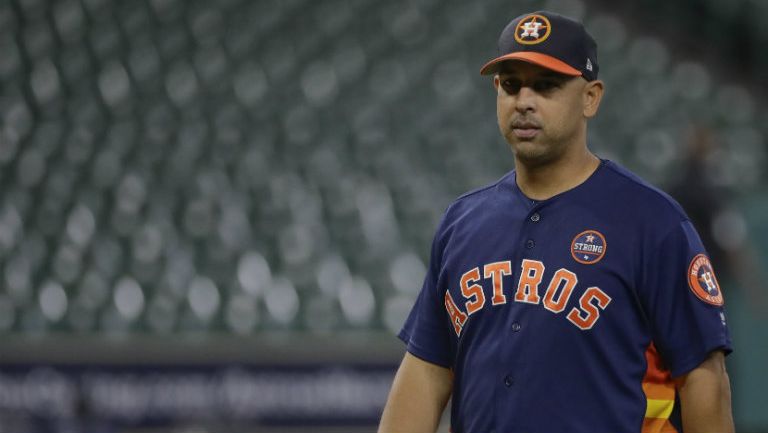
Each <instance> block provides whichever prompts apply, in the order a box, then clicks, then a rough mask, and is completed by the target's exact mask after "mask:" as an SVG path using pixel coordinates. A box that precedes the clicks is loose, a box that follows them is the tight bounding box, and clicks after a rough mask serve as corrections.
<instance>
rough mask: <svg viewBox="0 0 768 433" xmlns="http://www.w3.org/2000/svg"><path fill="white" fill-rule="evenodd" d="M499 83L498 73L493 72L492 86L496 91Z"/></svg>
mask: <svg viewBox="0 0 768 433" xmlns="http://www.w3.org/2000/svg"><path fill="white" fill-rule="evenodd" d="M499 84H500V81H499V74H495V75H494V76H493V88H494V89H496V91H497V92H498V91H499Z"/></svg>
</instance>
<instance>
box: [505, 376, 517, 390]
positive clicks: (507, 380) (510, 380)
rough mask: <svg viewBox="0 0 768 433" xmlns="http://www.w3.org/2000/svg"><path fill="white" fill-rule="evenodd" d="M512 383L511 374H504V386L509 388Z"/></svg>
mask: <svg viewBox="0 0 768 433" xmlns="http://www.w3.org/2000/svg"><path fill="white" fill-rule="evenodd" d="M513 383H515V381H514V380H512V376H504V386H506V387H507V388H509V387H510V386H512V384H513Z"/></svg>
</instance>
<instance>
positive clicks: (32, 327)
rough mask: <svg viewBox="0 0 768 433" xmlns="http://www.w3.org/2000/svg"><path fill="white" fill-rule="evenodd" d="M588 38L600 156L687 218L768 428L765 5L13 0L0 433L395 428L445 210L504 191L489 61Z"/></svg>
mask: <svg viewBox="0 0 768 433" xmlns="http://www.w3.org/2000/svg"><path fill="white" fill-rule="evenodd" d="M542 8H545V9H549V10H553V11H556V12H560V13H563V14H567V15H571V16H574V17H577V18H580V19H582V20H583V21H584V22H585V24H586V25H587V28H588V29H589V30H590V32H591V33H592V34H593V35H594V36H595V38H596V39H597V41H598V46H599V60H600V66H601V69H600V75H601V78H602V79H603V80H605V81H606V83H607V94H606V97H605V100H604V103H603V107H602V108H601V112H600V114H599V116H598V117H597V118H596V119H595V120H594V121H593V122H592V123H591V126H590V136H589V144H590V147H591V149H592V150H593V151H594V152H596V153H597V154H598V155H600V156H601V157H603V158H608V159H612V160H616V161H618V162H620V163H622V164H624V165H626V166H627V167H629V168H630V169H632V170H634V171H636V172H637V173H639V174H640V175H642V176H644V177H645V178H647V179H649V180H650V181H652V182H654V183H656V184H658V185H660V186H662V187H664V188H666V189H667V190H668V191H670V192H672V193H673V194H675V196H676V197H679V198H680V200H681V202H683V204H684V205H685V206H686V208H687V209H689V212H690V213H691V216H692V218H694V220H695V221H694V222H695V223H696V224H697V226H698V229H699V231H700V232H701V233H702V236H703V237H704V238H705V242H707V248H708V249H709V250H710V252H711V254H712V255H713V257H716V258H715V259H714V263H715V267H716V269H719V277H720V280H721V283H722V285H723V286H724V287H725V296H726V299H727V309H728V310H727V311H728V313H729V321H730V326H731V330H732V333H733V339H734V344H735V347H736V352H735V353H734V355H733V356H731V357H729V359H728V362H729V368H730V369H731V374H732V380H733V389H734V391H733V392H734V412H735V418H736V422H737V427H738V431H740V432H746V433H749V432H752V433H757V432H765V431H768V411H766V410H765V409H766V407H768V398H766V390H768V372H767V371H766V368H765V367H766V366H768V340H767V339H766V337H765V335H766V333H767V332H768V318H767V317H768V314H767V313H766V311H768V307H767V305H768V303H767V302H766V296H767V292H766V283H765V279H764V274H765V271H764V268H765V264H766V263H768V261H767V260H768V259H767V257H768V256H767V255H766V254H768V251H767V248H766V243H767V242H768V191H767V190H766V185H767V182H768V179H767V178H766V174H765V172H766V166H767V164H768V161H766V150H767V148H768V143H767V142H766V133H768V125H767V124H766V121H768V110H767V109H768V105H767V104H766V102H765V95H766V92H767V91H768V89H767V88H766V82H768V81H767V80H766V78H768V77H767V75H768V51H765V50H764V49H763V47H764V46H765V43H766V42H768V30H766V29H768V26H765V25H764V22H765V20H766V19H767V18H768V4H766V3H764V2H761V1H757V0H734V1H726V0H687V1H686V0H677V1H645V2H642V3H640V2H637V3H635V2H632V3H629V2H627V3H622V2H609V1H607V0H547V1H542V0H517V1H500V0H487V1H476V2H465V1H460V0H446V1H443V0H410V1H408V0H397V1H373V0H323V1H309V0H284V1H280V0H254V1H249V0H205V1H203V0H197V1H183V0H135V1H129V0H60V1H53V0H51V1H47V0H3V1H2V2H0V433H6V432H14V433H16V432H35V433H37V432H40V433H42V432H89V433H95V432H160V431H173V432H176V431H179V432H182V431H183V432H219V431H227V432H257V431H258V432H272V431H280V432H284V431H296V432H298V431H326V432H344V431H356V432H364V431H375V423H376V420H377V417H378V415H379V413H380V410H381V407H382V405H383V403H384V400H385V398H386V394H387V392H388V390H389V385H390V383H391V378H392V375H393V373H394V369H395V368H396V366H397V364H398V362H399V360H400V358H401V357H402V354H403V350H404V349H403V346H402V345H401V344H400V343H399V341H397V339H396V338H395V337H394V334H395V333H396V332H397V331H398V330H399V328H400V326H401V325H402V323H403V321H404V319H405V317H406V315H407V313H408V311H409V310H410V307H411V305H412V303H413V301H414V299H415V296H416V294H417V293H418V290H419V289H420V286H421V280H422V278H423V276H424V274H425V267H426V265H427V257H428V250H429V245H430V242H431V237H432V234H433V230H434V229H435V227H436V224H437V221H438V219H439V218H440V216H441V214H442V212H443V210H444V209H445V207H446V206H447V205H448V203H449V202H450V201H451V200H452V199H453V198H454V197H456V196H458V195H459V194H461V193H463V192H465V191H468V190H470V189H474V188H476V187H479V186H482V185H484V184H487V183H489V182H492V181H493V180H495V179H497V178H498V177H500V176H501V175H502V174H503V173H505V172H506V171H508V170H510V169H511V168H512V163H513V159H512V156H511V154H510V152H509V150H508V147H507V145H506V144H505V143H504V141H503V139H502V138H501V137H500V136H499V134H498V130H497V126H496V120H495V102H494V93H493V89H492V87H491V84H490V82H489V81H488V79H487V78H484V77H481V76H480V75H479V73H478V71H479V67H480V66H481V65H482V64H483V63H484V62H485V61H486V60H488V59H489V58H491V57H492V56H493V55H494V53H495V44H496V39H497V37H498V33H499V32H500V30H501V29H502V28H503V26H504V25H505V24H506V23H507V22H508V21H509V20H510V19H511V18H513V17H515V16H517V15H519V14H521V13H524V12H526V11H531V10H536V9H542Z"/></svg>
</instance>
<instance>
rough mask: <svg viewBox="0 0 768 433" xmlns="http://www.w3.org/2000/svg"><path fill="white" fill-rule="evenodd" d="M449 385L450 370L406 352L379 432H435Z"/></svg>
mask: <svg viewBox="0 0 768 433" xmlns="http://www.w3.org/2000/svg"><path fill="white" fill-rule="evenodd" d="M452 386H453V374H452V373H451V370H449V369H447V368H443V367H440V366H438V365H435V364H432V363H429V362H426V361H423V360H421V359H419V358H417V357H415V356H413V355H411V354H410V353H408V352H406V353H405V357H404V358H403V362H402V363H401V364H400V368H399V369H398V370H397V375H395V381H394V383H393V384H392V390H391V391H390V393H389V398H388V399H387V405H386V407H385V408H384V414H383V415H382V416H381V423H380V424H379V433H435V430H437V426H438V424H439V423H440V417H441V415H442V414H443V409H445V404H446V403H447V402H448V398H449V397H450V396H451V388H452Z"/></svg>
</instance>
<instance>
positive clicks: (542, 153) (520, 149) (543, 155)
mask: <svg viewBox="0 0 768 433" xmlns="http://www.w3.org/2000/svg"><path fill="white" fill-rule="evenodd" d="M547 150H548V149H545V148H543V147H542V146H541V145H535V144H533V143H530V142H527V143H518V144H517V145H512V152H513V153H514V155H515V159H516V160H517V161H519V162H521V163H523V164H525V165H526V166H528V167H540V166H543V165H547V164H549V163H551V162H552V161H554V160H556V159H557V155H555V154H554V153H553V152H548V151H547Z"/></svg>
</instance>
